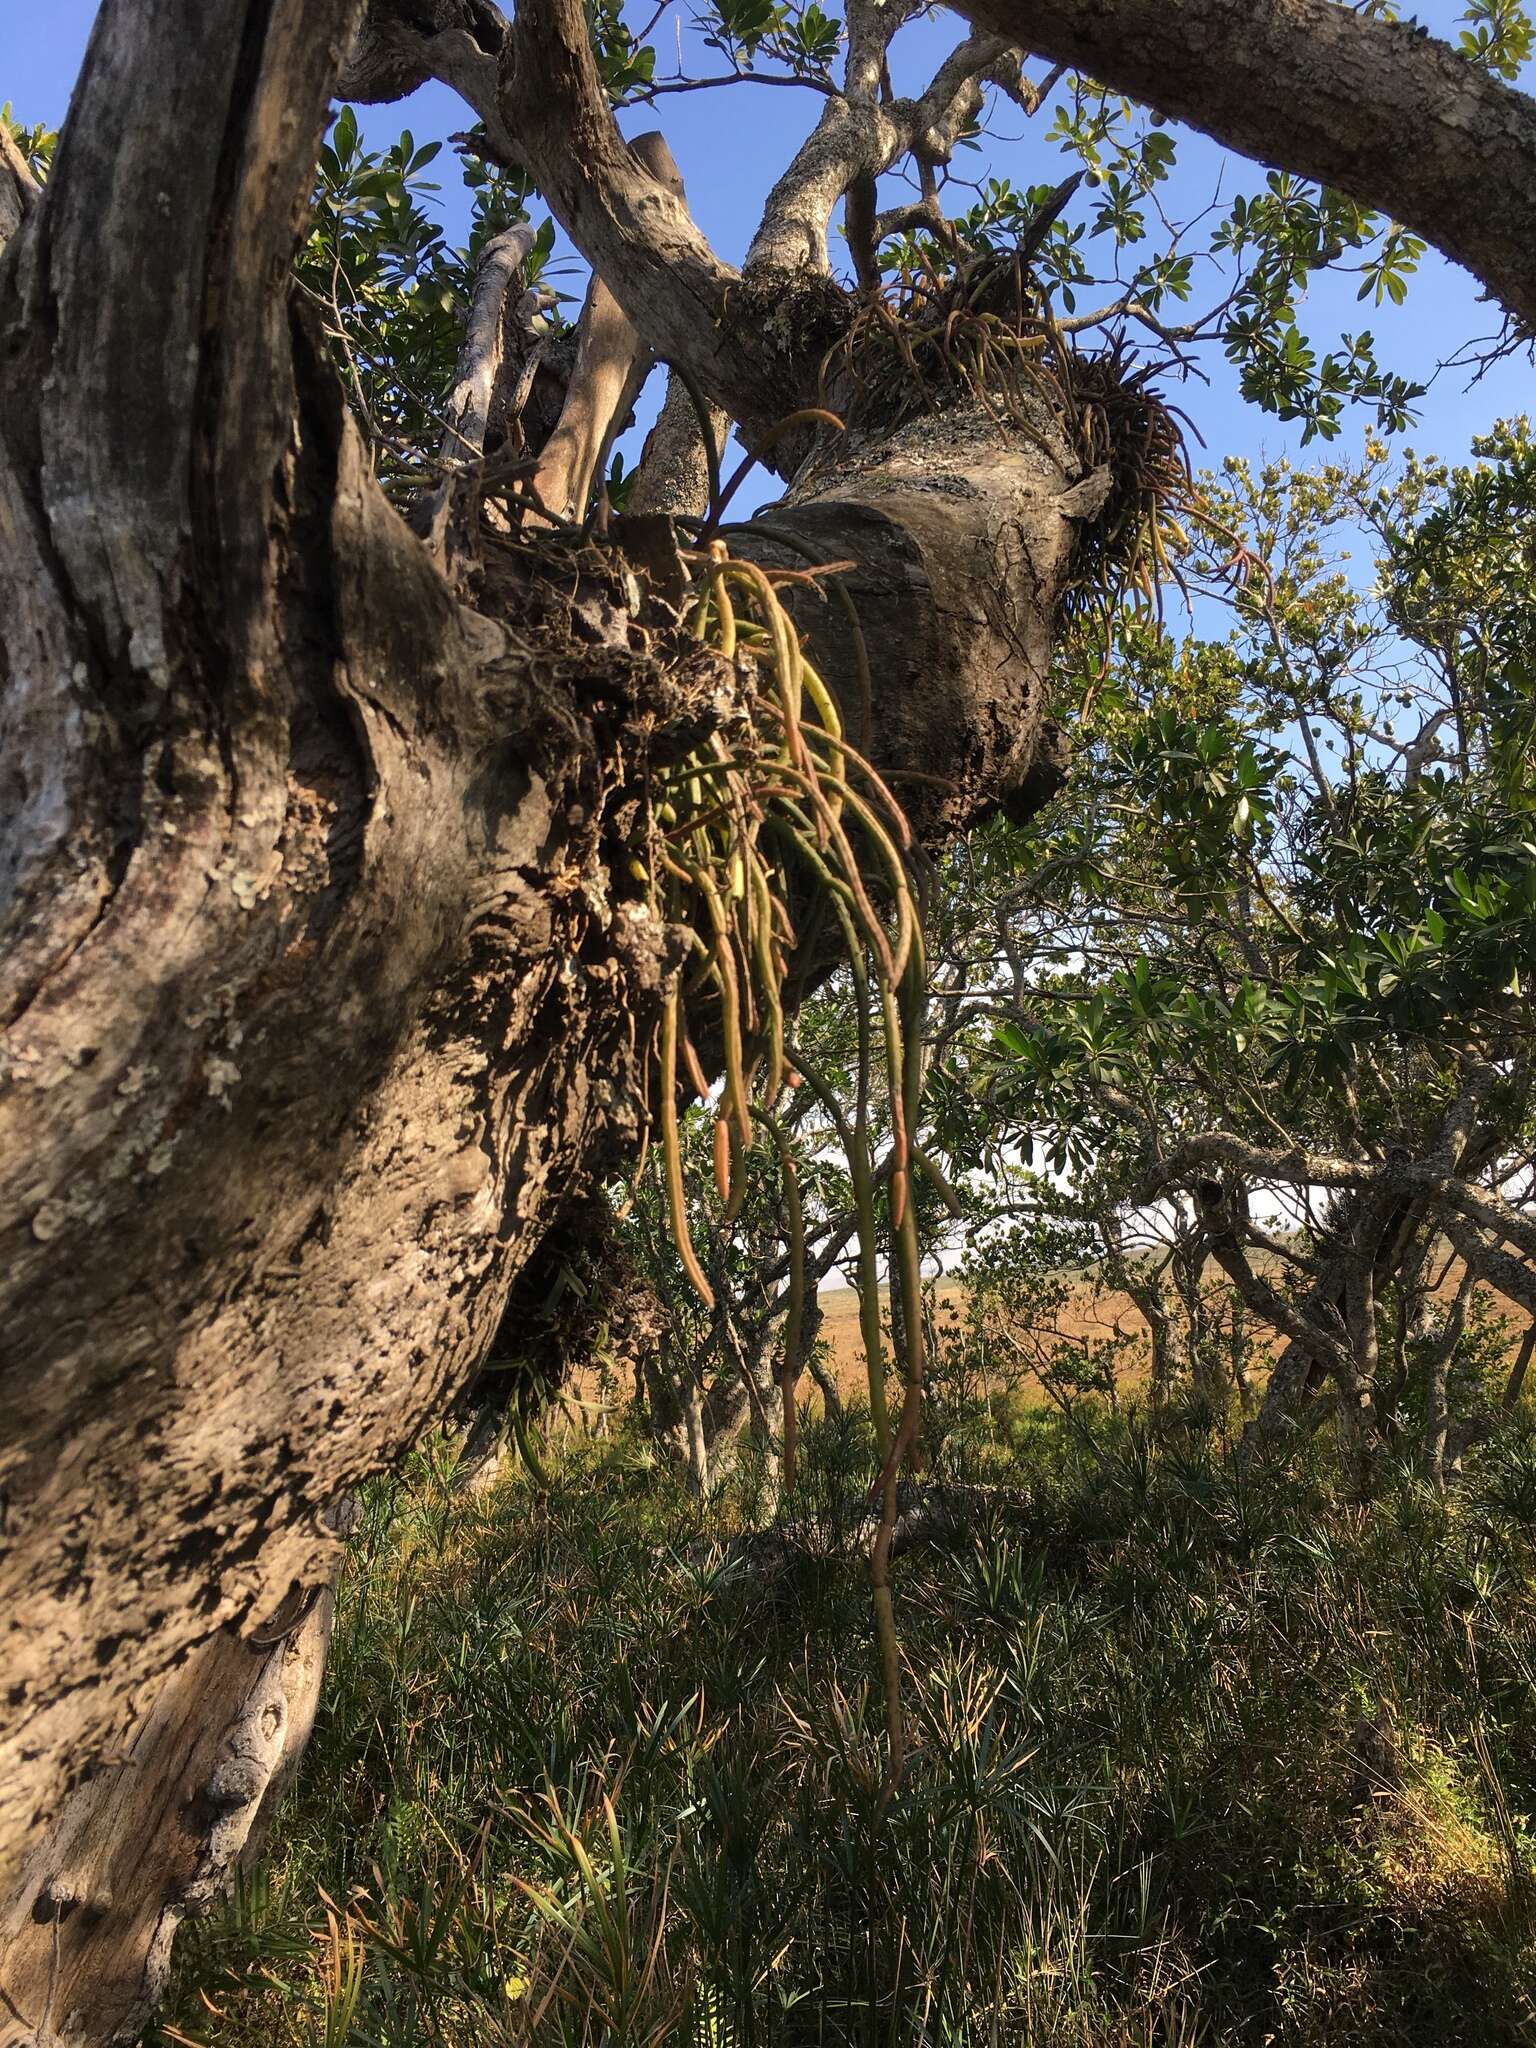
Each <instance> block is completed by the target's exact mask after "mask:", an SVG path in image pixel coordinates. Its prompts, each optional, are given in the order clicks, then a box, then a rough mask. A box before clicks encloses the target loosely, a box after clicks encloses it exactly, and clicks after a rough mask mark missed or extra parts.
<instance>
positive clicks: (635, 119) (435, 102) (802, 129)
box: [0, 0, 1536, 509]
mask: <svg viewBox="0 0 1536 2048" xmlns="http://www.w3.org/2000/svg"><path fill="white" fill-rule="evenodd" d="M646 11H647V12H649V10H646ZM95 13H96V6H95V0H30V4H28V0H11V4H10V5H9V6H8V7H6V8H5V9H4V10H3V14H0V100H4V99H9V100H11V101H12V102H13V104H14V108H15V111H16V113H17V115H18V117H19V118H21V119H22V120H25V121H38V120H41V121H46V122H48V123H50V124H54V125H56V124H58V123H59V122H60V121H61V120H62V118H63V116H64V113H65V110H66V108H67V105H68V100H69V93H70V88H71V86H72V84H73V81H74V78H75V74H76V72H77V70H78V67H79V64H80V60H81V57H82V54H83V52H84V49H85V44H86V39H87V37H88V35H89V33H90V26H91V22H92V20H93V18H94V16H95ZM1457 14H1458V8H1457V6H1456V5H1455V4H1454V0H1430V4H1428V5H1421V7H1420V9H1419V18H1420V20H1422V21H1423V22H1424V23H1425V24H1426V25H1427V26H1428V27H1430V28H1431V29H1433V30H1434V31H1436V32H1437V33H1443V34H1447V35H1449V34H1451V33H1453V24H1454V22H1455V20H1456V18H1457ZM640 18H644V17H643V16H642V17H640ZM678 20H682V21H683V22H684V23H686V15H685V14H684V13H683V12H682V10H680V9H679V8H677V7H674V8H673V9H672V10H671V12H670V13H669V14H668V15H667V16H666V17H665V18H664V19H663V21H662V23H661V25H660V28H659V29H658V30H657V31H656V33H655V36H654V40H655V43H656V47H657V57H658V76H664V75H665V74H666V73H667V72H668V71H669V70H672V69H674V68H675V67H676V63H677V49H678V44H677V41H676V31H675V27H674V24H675V22H676V21H678ZM961 32H962V29H961V24H959V23H958V22H957V20H956V18H955V17H953V16H950V15H942V14H941V15H937V16H930V17H927V18H924V19H920V20H918V21H916V22H914V23H912V24H911V25H910V26H909V27H908V28H907V29H905V30H903V32H902V34H901V36H900V37H899V38H898V41H897V44H896V46H895V50H894V52H893V69H894V71H895V75H896V84H897V87H898V89H899V90H900V89H911V88H913V87H916V86H918V85H920V84H921V83H922V82H923V80H924V79H925V78H926V77H927V76H928V75H929V74H930V73H931V71H932V69H933V68H934V65H935V64H936V62H937V61H938V59H939V58H940V57H941V56H942V55H943V54H944V52H945V51H946V50H947V49H948V48H949V47H950V46H951V45H952V44H953V42H954V41H955V40H956V39H957V36H958V35H959V34H960V33H961ZM683 34H684V42H683V49H684V52H685V54H686V53H687V52H688V49H689V45H690V42H691V40H692V39H691V37H690V35H689V32H688V31H687V29H686V26H685V27H684V31H683ZM701 60H702V63H703V65H704V66H707V68H708V69H709V70H710V71H717V70H718V69H720V68H721V60H720V59H719V58H718V57H712V56H711V55H710V54H709V53H707V52H701V51H699V50H698V48H697V44H696V43H694V44H693V57H692V67H693V68H694V69H696V70H697V69H698V68H700V63H701ZM1041 68H1043V67H1037V75H1038V70H1039V69H1041ZM1525 83H1526V85H1527V88H1528V89H1529V88H1530V87H1531V85H1532V83H1533V81H1532V80H1531V79H1530V78H1529V77H1528V78H1527V80H1526V81H1525ZM819 104H820V102H819V100H818V98H817V96H816V95H815V94H813V93H810V92H806V91H802V90H799V89H793V88H772V89H770V88H767V87H765V86H761V85H741V86H734V87H731V88H729V89H725V90H722V91H715V92H702V93H680V94H676V95H669V96H667V97H666V98H664V99H662V100H661V101H660V102H659V103H658V106H657V108H656V109H655V110H654V111H653V110H651V109H647V108H639V109H635V110H634V111H632V112H628V113H626V114H625V115H623V116H622V121H623V125H624V126H625V128H626V129H627V131H628V132H630V133H637V132H639V131H640V130H641V129H643V128H649V127H655V126H658V125H659V126H662V127H664V129H665V132H666V134H667V138H668V140H669V142H670V143H671V146H672V149H673V152H674V154H675V155H676V157H677V160H678V163H679V164H680V166H681V168H682V171H683V175H684V178H685V180H686V182H687V187H688V196H689V202H690V204H691V206H692V209H693V212H694V215H695V217H696V218H697V220H698V222H699V224H700V226H701V227H702V228H703V230H704V232H705V233H706V234H707V235H708V236H709V238H710V240H711V241H712V243H713V244H714V246H715V248H716V249H717V250H718V252H719V253H720V255H721V256H723V257H724V258H726V259H727V260H728V261H732V262H739V261H740V259H741V256H742V255H743V253H744V251H745V248H746V245H747V242H748V240H749V238H750V236H751V233H752V230H753V227H754V226H755V224H756V221H757V217H758V213H759V211H760V208H761V205H762V200H763V196H764V194H765V193H766V192H767V190H768V187H769V185H770V184H771V183H772V181H773V179H774V177H775V176H776V175H777V173H778V172H779V171H780V170H781V169H782V168H783V166H784V163H785V161H786V159H787V157H788V155H789V153H790V152H791V151H792V149H793V148H794V146H795V143H796V142H797V141H798V140H799V138H800V137H801V136H802V135H803V134H805V133H806V132H807V130H808V129H809V128H810V126H811V125H812V123H813V122H814V120H815V118H816V114H817V112H818V109H819ZM146 111H148V110H146ZM466 124H467V113H466V110H465V109H464V108H463V106H462V105H461V103H460V102H459V101H458V100H457V99H456V98H455V97H454V96H453V95H452V94H451V93H449V92H447V91H446V90H445V89H444V88H442V87H439V86H428V87H425V88H424V89H423V90H422V91H421V92H420V93H418V94H416V95H414V97H413V98H412V99H411V100H409V101H405V102H402V103H401V104H399V105H397V106H393V107H383V108H377V109H368V110H365V111H364V115H363V125H364V129H365V133H366V134H367V135H368V137H369V140H370V141H371V142H372V143H373V144H374V145H376V146H377V145H379V144H382V143H386V142H389V141H392V140H393V139H394V137H395V135H396V134H397V133H398V132H399V130H400V129H401V128H402V127H404V126H407V125H409V126H410V127H411V128H412V129H413V130H414V132H415V134H416V136H417V139H418V140H425V139H426V138H427V137H429V136H446V135H447V134H449V133H451V132H452V131H453V130H455V129H458V128H462V127H463V126H465V125H466ZM994 125H995V127H996V130H997V134H996V136H995V138H992V139H989V141H988V143H987V145H986V149H985V153H984V154H983V155H981V156H977V157H976V158H975V159H974V164H975V167H976V173H977V174H978V175H980V174H981V173H982V171H983V170H984V171H985V172H987V173H990V174H992V175H996V176H1001V177H1008V178H1011V179H1012V180H1013V182H1014V183H1015V184H1017V185H1025V184H1029V183H1034V182H1042V181H1047V180H1048V181H1050V182H1052V183H1054V182H1055V181H1056V179H1058V178H1059V177H1060V176H1062V175H1063V171H1064V165H1063V160H1062V158H1061V157H1060V155H1059V153H1058V152H1057V150H1056V148H1055V147H1054V146H1050V145H1047V144H1046V143H1045V141H1044V130H1045V128H1046V126H1047V125H1048V122H1047V120H1046V118H1045V117H1043V116H1042V117H1040V118H1039V119H1037V120H1036V121H1035V122H1034V123H1032V124H1031V123H1026V122H1025V121H1024V120H1023V117H1022V116H1021V115H1019V114H1018V113H1017V110H1015V109H1013V108H1012V107H1009V106H1004V108H1003V109H1002V112H1001V114H1000V115H999V116H996V117H995V118H994ZM1171 132H1172V133H1174V134H1175V135H1176V137H1177V139H1178V142H1179V158H1180V161H1179V168H1178V171H1177V172H1176V174H1175V178H1174V180H1173V181H1172V184H1171V186H1170V187H1169V188H1167V189H1168V191H1169V193H1170V195H1171V196H1170V204H1171V208H1172V210H1174V211H1179V210H1183V211H1185V212H1187V213H1194V212H1196V211H1198V209H1199V208H1200V207H1201V206H1203V205H1204V204H1206V203H1207V202H1208V201H1209V200H1210V198H1211V197H1212V196H1213V194H1215V193H1216V192H1217V191H1219V192H1220V193H1221V195H1222V197H1223V200H1224V201H1226V200H1229V199H1230V198H1231V196H1232V195H1233V194H1234V193H1235V192H1237V191H1241V190H1252V189H1255V188H1256V187H1257V186H1258V185H1259V184H1260V182H1261V181H1262V177H1263V173H1262V171H1261V170H1259V169H1258V167H1256V166H1254V165H1252V164H1247V163H1244V162H1242V161H1241V160H1239V159H1237V158H1234V157H1231V156H1229V155H1226V154H1225V153H1224V152H1222V151H1220V150H1218V149H1217V148H1216V147H1215V146H1214V145H1213V144H1211V143H1209V142H1207V141H1205V139H1204V138H1202V137H1200V136H1197V135H1194V134H1192V133H1189V132H1188V131H1183V130H1178V129H1174V130H1172V131H1171ZM442 161H443V164H444V168H445V173H446V174H445V177H444V186H445V190H444V193H443V209H444V216H445V226H446V228H447V230H448V232H449V234H450V235H451V236H452V235H455V234H456V232H457V230H458V229H459V227H460V225H461V223H462V221H463V219H464V218H465V217H466V209H465V208H464V206H463V205H462V203H461V202H460V199H459V195H458V193H457V191H456V190H454V189H449V188H450V187H451V186H454V185H456V180H455V178H454V173H453V168H452V164H451V160H449V159H446V158H445V159H443V160H442ZM558 281H559V282H560V283H561V284H562V286H563V287H564V288H567V289H569V290H571V291H573V292H579V290H580V279H579V275H578V274H577V271H576V267H575V265H574V263H570V264H569V266H568V267H567V269H566V270H565V272H564V274H563V275H562V276H561V278H560V279H559V280H558ZM1197 302H1198V294H1197ZM1302 325H1303V327H1304V328H1305V329H1306V330H1307V331H1308V332H1309V334H1310V335H1311V337H1312V339H1313V340H1314V342H1315V343H1316V344H1317V345H1318V346H1319V348H1320V349H1321V348H1323V347H1326V346H1328V345H1329V344H1330V343H1331V342H1332V341H1334V340H1335V339H1336V337H1337V335H1338V333H1339V332H1340V331H1341V330H1349V331H1356V330H1358V329H1359V328H1360V327H1362V326H1369V327H1370V328H1371V330H1372V332H1373V333H1374V334H1375V336H1376V340H1377V349H1378V356H1379V359H1380V361H1381V362H1382V365H1383V367H1384V368H1391V369H1394V370H1397V371H1398V372H1400V373H1401V374H1403V375H1405V376H1408V377H1410V378H1412V379H1414V380H1415V381H1417V382H1429V383H1431V388H1430V392H1429V396H1428V397H1427V398H1426V399H1425V400H1424V401H1423V403H1422V405H1421V408H1420V412H1421V423H1420V425H1419V426H1418V427H1416V428H1415V429H1414V430H1413V431H1412V432H1411V433H1410V434H1409V435H1407V436H1406V437H1405V439H1406V440H1407V442H1408V443H1409V444H1410V445H1412V446H1415V447H1418V448H1421V449H1433V450H1435V451H1436V452H1438V453H1441V454H1444V455H1446V456H1449V457H1452V458H1456V457H1460V456H1463V455H1464V454H1465V452H1466V449H1467V444H1468V441H1469V439H1470V437H1471V436H1472V435H1473V434H1475V433H1477V432H1479V431H1480V430H1481V429H1482V428H1484V427H1485V426H1486V425H1487V424H1488V423H1489V422H1490V421H1491V420H1493V419H1494V418H1496V417H1498V416H1499V415H1501V414H1508V413H1511V412H1520V411H1529V410H1532V409H1533V400H1536V379H1533V377H1532V373H1531V371H1530V369H1529V367H1528V366H1527V365H1526V364H1524V363H1522V362H1513V363H1505V364H1502V365H1500V366H1499V367H1498V368H1497V369H1496V370H1495V371H1494V372H1493V373H1492V374H1491V375H1490V376H1488V377H1487V378H1485V379H1484V381H1483V382H1482V383H1481V384H1479V385H1476V386H1473V387H1472V388H1470V389H1469V388H1468V383H1467V372H1465V371H1458V370H1455V369H1449V370H1443V371H1440V372H1439V373H1438V374H1436V372H1437V365H1438V364H1439V363H1440V362H1441V360H1442V359H1443V358H1445V357H1446V356H1448V355H1450V354H1451V353H1453V352H1454V351H1455V350H1456V349H1457V348H1458V347H1460V346H1462V345H1463V344H1465V343H1466V342H1467V341H1468V340H1469V339H1472V338H1474V337H1477V336H1482V335H1487V334H1489V333H1491V332H1492V331H1493V329H1494V328H1495V327H1496V325H1497V316H1496V312H1495V310H1494V309H1493V308H1491V307H1489V306H1487V305H1483V304H1479V303H1478V298H1477V287H1476V286H1475V284H1474V282H1473V280H1472V279H1470V278H1469V277H1467V276H1466V274H1465V273H1464V272H1462V271H1459V270H1457V269H1456V268H1454V267H1453V266H1452V265H1450V264H1448V263H1446V262H1444V261H1443V260H1442V259H1441V258H1440V257H1438V256H1437V255H1436V254H1435V253H1434V252H1433V251H1431V252H1429V254H1428V255H1426V257H1425V259H1424V262H1423V265H1422V266H1421V270H1420V273H1419V276H1418V277H1417V279H1416V280H1415V282H1414V284H1413V287H1412V289H1411V291H1410V294H1409V298H1408V302H1407V305H1406V306H1405V307H1404V308H1402V309H1401V310H1394V309H1392V308H1390V307H1386V308H1381V309H1377V308H1375V307H1369V308H1365V307H1360V306H1358V305H1357V304H1356V302H1355V285H1354V283H1353V282H1352V281H1351V280H1350V279H1349V278H1347V277H1341V278H1337V279H1325V280H1323V281H1322V282H1321V283H1319V284H1318V285H1317V286H1316V287H1315V288H1314V292H1313V295H1312V297H1311V299H1310V300H1309V302H1308V304H1307V305H1306V307H1305V309H1304V311H1303V313H1302ZM1202 367H1203V369H1204V370H1205V372H1206V374H1207V376H1208V377H1209V378H1210V383H1209V384H1208V385H1204V384H1199V383H1192V384H1191V385H1190V386H1189V387H1188V389H1187V390H1186V391H1184V392H1182V393H1180V394H1178V398H1179V402H1180V403H1181V404H1182V405H1183V407H1184V408H1185V410H1186V411H1187V412H1188V413H1189V415H1190V417H1191V418H1192V420H1193V421H1194V423H1195V425H1196V426H1197V428H1198V429H1199V432H1200V434H1201V435H1202V436H1203V438H1204V441H1205V444H1206V459H1212V460H1214V459H1215V458H1217V457H1219V456H1221V455H1223V454H1228V453H1236V454H1245V455H1249V456H1255V457H1256V456H1260V455H1268V456H1278V455H1282V454H1291V455H1298V454H1299V453H1300V450H1299V446H1298V443H1299V431H1298V430H1297V429H1295V428H1291V427H1287V426H1285V425H1282V424H1281V423H1280V422H1279V421H1277V420H1275V419H1274V418H1272V417H1270V416H1268V415H1265V414H1261V413H1259V412H1257V411H1255V410H1254V409H1253V408H1252V407H1251V406H1248V405H1245V404H1244V403H1243V401H1242V400H1241V398H1240V397H1239V396H1238V393H1237V390H1236V384H1235V379H1234V377H1233V376H1232V374H1231V372H1230V370H1229V369H1228V366H1227V365H1226V363H1225V361H1224V360H1223V359H1222V357H1221V355H1220V352H1219V351H1217V350H1208V351H1206V353H1205V355H1204V356H1203V357H1202ZM1431 380H1433V381H1432V382H1431ZM659 382H660V380H659V379H653V380H652V388H651V391H650V393H648V395H647V403H646V405H645V408H644V410H645V412H646V413H647V414H648V413H649V412H650V410H651V409H652V406H653V404H654V402H655V399H656V397H657V396H658V395H659V394H658V392H657V389H656V387H657V386H658V385H659ZM1365 425H1366V419H1365V417H1364V415H1360V416H1356V417H1350V418H1348V419H1347V421H1346V426H1345V431H1344V434H1343V436H1342V437H1341V440H1340V441H1339V442H1337V443H1335V444H1333V446H1334V447H1335V448H1337V449H1338V450H1339V451H1340V452H1341V453H1344V452H1356V451H1358V448H1359V445H1360V438H1361V435H1362V433H1363V431H1364V428H1365ZM1194 452H1195V455H1196V459H1197V461H1198V460H1200V459H1201V457H1200V453H1199V450H1198V449H1197V450H1195V451H1194ZM1314 452H1316V450H1315V448H1314V450H1309V451H1308V454H1309V455H1311V454H1312V453H1314ZM752 501H753V500H752V498H751V497H750V496H749V497H747V498H744V500H743V501H742V505H743V509H745V508H746V505H747V504H748V503H750V502H752Z"/></svg>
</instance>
